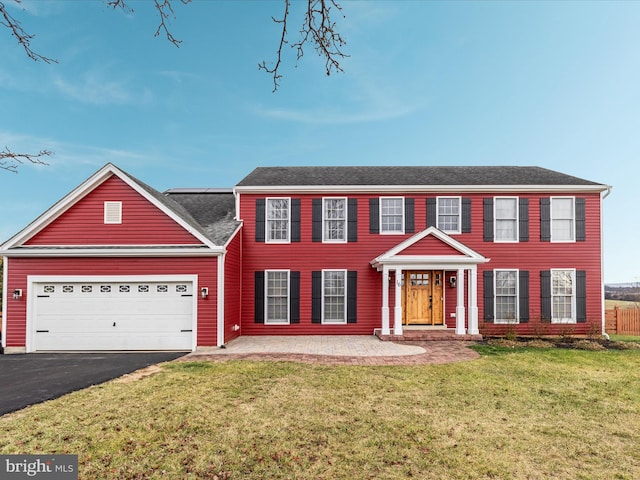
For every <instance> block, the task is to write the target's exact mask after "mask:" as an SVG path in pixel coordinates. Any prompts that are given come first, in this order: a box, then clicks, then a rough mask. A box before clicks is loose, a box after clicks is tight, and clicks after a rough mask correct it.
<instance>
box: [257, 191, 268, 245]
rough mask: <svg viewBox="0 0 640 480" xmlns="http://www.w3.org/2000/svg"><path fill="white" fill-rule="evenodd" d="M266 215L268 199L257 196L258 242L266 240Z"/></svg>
mask: <svg viewBox="0 0 640 480" xmlns="http://www.w3.org/2000/svg"><path fill="white" fill-rule="evenodd" d="M265 215H266V201H265V199H264V198H256V242H264V226H265Z"/></svg>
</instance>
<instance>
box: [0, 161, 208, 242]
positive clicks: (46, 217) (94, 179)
mask: <svg viewBox="0 0 640 480" xmlns="http://www.w3.org/2000/svg"><path fill="white" fill-rule="evenodd" d="M113 175H115V176H116V177H118V178H119V179H120V180H122V181H123V182H124V183H126V184H127V185H128V186H129V187H131V188H132V189H133V190H135V191H136V192H137V193H138V194H140V195H141V196H142V197H144V198H145V199H146V200H147V201H149V202H150V203H151V204H153V205H154V206H156V207H157V208H158V209H159V210H160V211H162V212H163V213H164V214H165V215H167V216H168V217H170V218H171V219H172V220H174V221H175V222H176V223H177V224H178V225H180V226H181V227H182V228H183V229H185V230H186V231H187V232H188V233H190V234H191V235H193V236H194V237H195V238H196V239H198V240H199V241H200V242H202V243H203V244H204V245H206V246H207V247H209V248H212V249H215V248H216V247H217V246H216V245H215V244H214V243H213V242H212V241H211V240H209V239H208V238H207V237H205V236H204V235H203V234H201V233H200V232H199V231H197V230H196V229H194V228H193V227H192V226H191V225H189V224H188V223H187V222H185V221H184V220H183V219H182V218H181V217H180V216H178V215H177V214H175V213H174V212H173V211H172V210H170V209H169V208H168V207H166V206H165V205H164V204H162V203H161V202H159V201H158V200H157V199H156V198H155V197H154V196H153V195H151V194H150V193H149V192H147V191H146V190H145V189H144V188H142V187H141V186H140V185H139V184H138V183H137V182H136V181H134V180H133V179H132V178H131V177H130V176H129V175H128V174H126V173H125V172H123V171H122V170H120V169H119V168H118V167H116V166H115V165H113V164H111V163H107V164H106V165H105V166H104V167H102V168H101V169H100V170H98V171H97V172H96V173H94V174H93V175H92V176H91V177H89V178H88V179H87V180H85V181H84V182H83V183H82V184H80V185H79V186H78V187H76V188H75V189H74V190H72V191H71V192H70V193H68V194H67V195H65V196H64V197H63V198H62V199H61V200H59V201H58V202H57V203H55V204H54V205H53V206H51V207H50V208H49V209H48V210H47V211H45V212H44V213H43V214H42V215H40V216H39V217H38V218H36V219H35V220H34V221H33V222H31V223H30V224H29V225H28V226H27V227H25V228H24V229H22V230H21V231H20V232H18V233H17V234H15V235H14V236H13V237H11V238H10V239H9V240H7V241H6V242H5V243H3V244H2V245H0V251H3V250H7V249H9V248H12V247H15V246H18V245H22V244H24V243H25V242H27V241H28V240H29V239H30V238H32V237H33V236H34V235H36V234H37V233H38V232H40V231H42V230H43V229H44V228H45V227H47V226H48V225H50V224H51V223H52V222H53V221H55V220H56V219H57V218H58V217H60V216H61V215H62V214H63V213H64V212H66V211H67V210H68V209H69V208H71V207H72V206H73V205H75V204H76V203H77V202H78V201H80V200H81V199H82V198H84V197H85V196H86V195H87V194H88V193H89V192H91V191H93V190H94V189H95V188H97V187H98V186H100V185H101V184H102V183H104V182H105V181H106V180H107V179H109V178H110V177H111V176H113Z"/></svg>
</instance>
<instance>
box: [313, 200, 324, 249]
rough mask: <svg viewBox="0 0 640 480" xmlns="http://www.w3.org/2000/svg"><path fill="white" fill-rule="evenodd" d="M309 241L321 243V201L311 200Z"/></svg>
mask: <svg viewBox="0 0 640 480" xmlns="http://www.w3.org/2000/svg"><path fill="white" fill-rule="evenodd" d="M311 239H312V240H313V241H314V242H321V241H322V199H321V198H314V199H312V200H311Z"/></svg>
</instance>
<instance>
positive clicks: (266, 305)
mask: <svg viewBox="0 0 640 480" xmlns="http://www.w3.org/2000/svg"><path fill="white" fill-rule="evenodd" d="M274 273H286V274H287V318H286V319H276V320H272V319H270V318H269V298H270V296H269V276H270V274H274ZM274 298H275V296H274ZM277 298H282V297H277ZM290 312H291V271H290V270H265V271H264V324H265V325H289V324H290V323H291V318H290V316H291V313H290Z"/></svg>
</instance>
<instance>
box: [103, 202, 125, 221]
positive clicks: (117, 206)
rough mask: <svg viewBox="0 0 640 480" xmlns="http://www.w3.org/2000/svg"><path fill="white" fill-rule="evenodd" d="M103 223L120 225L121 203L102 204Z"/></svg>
mask: <svg viewBox="0 0 640 480" xmlns="http://www.w3.org/2000/svg"><path fill="white" fill-rule="evenodd" d="M104 223H122V202H104Z"/></svg>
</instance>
